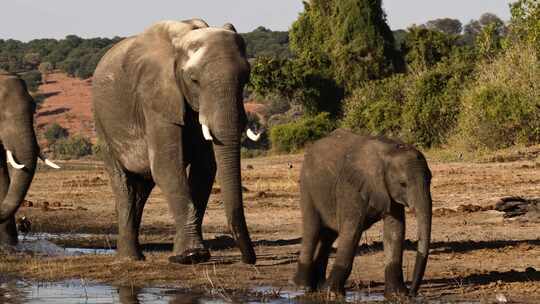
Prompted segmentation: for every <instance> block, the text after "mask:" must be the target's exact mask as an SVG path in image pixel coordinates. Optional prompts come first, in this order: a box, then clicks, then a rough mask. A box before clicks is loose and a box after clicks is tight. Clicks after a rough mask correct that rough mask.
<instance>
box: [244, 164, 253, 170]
mask: <svg viewBox="0 0 540 304" xmlns="http://www.w3.org/2000/svg"><path fill="white" fill-rule="evenodd" d="M246 169H247V170H253V169H254V168H253V166H252V165H247V166H246Z"/></svg>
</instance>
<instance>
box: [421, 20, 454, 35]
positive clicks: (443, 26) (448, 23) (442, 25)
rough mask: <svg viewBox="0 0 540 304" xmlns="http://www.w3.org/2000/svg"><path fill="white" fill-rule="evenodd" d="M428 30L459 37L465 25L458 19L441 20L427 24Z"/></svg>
mask: <svg viewBox="0 0 540 304" xmlns="http://www.w3.org/2000/svg"><path fill="white" fill-rule="evenodd" d="M425 26H426V28H428V29H430V30H433V31H440V32H443V33H445V34H447V35H459V34H461V31H462V30H463V25H462V24H461V21H459V20H458V19H452V18H440V19H434V20H430V21H428V22H426V25H425Z"/></svg>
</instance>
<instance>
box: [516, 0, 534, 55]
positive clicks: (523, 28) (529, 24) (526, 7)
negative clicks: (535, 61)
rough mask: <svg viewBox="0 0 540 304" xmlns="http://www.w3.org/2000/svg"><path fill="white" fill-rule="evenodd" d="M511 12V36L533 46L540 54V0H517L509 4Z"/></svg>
mask: <svg viewBox="0 0 540 304" xmlns="http://www.w3.org/2000/svg"><path fill="white" fill-rule="evenodd" d="M511 13H512V20H511V32H512V36H513V37H512V38H513V39H514V40H518V41H522V42H525V43H528V44H530V45H531V46H534V47H535V48H536V54H537V56H540V2H538V1H537V0H518V1H516V2H515V3H513V4H511Z"/></svg>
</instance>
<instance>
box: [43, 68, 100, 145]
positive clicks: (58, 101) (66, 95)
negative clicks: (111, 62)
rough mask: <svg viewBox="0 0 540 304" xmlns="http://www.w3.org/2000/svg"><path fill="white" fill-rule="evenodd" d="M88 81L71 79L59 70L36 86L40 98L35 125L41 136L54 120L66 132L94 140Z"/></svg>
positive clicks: (89, 83) (89, 84)
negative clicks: (44, 82) (41, 99)
mask: <svg viewBox="0 0 540 304" xmlns="http://www.w3.org/2000/svg"><path fill="white" fill-rule="evenodd" d="M91 86H92V81H91V80H90V79H88V80H80V79H78V78H72V77H69V76H67V75H66V74H63V73H54V74H51V75H49V77H48V81H47V83H46V84H42V85H41V86H40V87H39V91H38V96H41V98H44V100H43V101H42V102H41V107H40V108H39V109H38V110H37V113H36V116H35V117H36V126H37V130H38V134H39V135H41V134H43V133H44V132H45V130H46V129H47V126H49V125H51V124H53V123H55V122H56V123H58V124H59V125H61V126H62V127H64V128H66V129H67V130H68V132H69V135H70V136H71V135H75V134H81V135H83V136H85V137H88V138H90V139H92V141H93V142H95V138H96V134H95V130H94V121H93V118H92V97H91V96H92V95H91Z"/></svg>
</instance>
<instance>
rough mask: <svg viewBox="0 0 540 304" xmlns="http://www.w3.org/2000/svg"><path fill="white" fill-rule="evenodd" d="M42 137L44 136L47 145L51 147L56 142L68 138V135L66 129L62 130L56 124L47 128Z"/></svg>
mask: <svg viewBox="0 0 540 304" xmlns="http://www.w3.org/2000/svg"><path fill="white" fill-rule="evenodd" d="M43 135H44V136H45V139H46V140H47V143H48V144H49V145H52V144H54V143H55V142H56V141H58V140H60V139H64V138H66V137H68V135H69V133H68V130H67V129H65V128H63V127H62V126H61V125H59V124H58V123H53V124H52V125H50V126H49V127H48V128H47V130H45V133H44V134H43Z"/></svg>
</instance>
